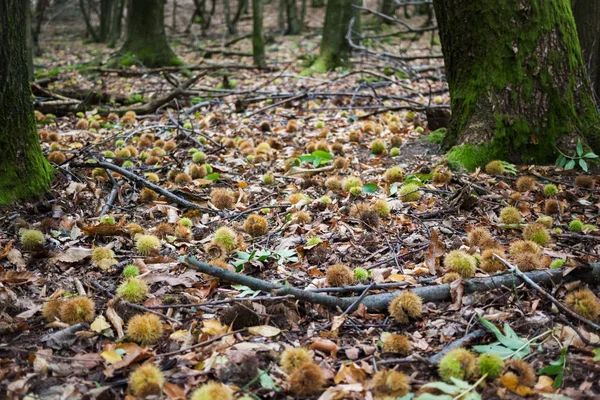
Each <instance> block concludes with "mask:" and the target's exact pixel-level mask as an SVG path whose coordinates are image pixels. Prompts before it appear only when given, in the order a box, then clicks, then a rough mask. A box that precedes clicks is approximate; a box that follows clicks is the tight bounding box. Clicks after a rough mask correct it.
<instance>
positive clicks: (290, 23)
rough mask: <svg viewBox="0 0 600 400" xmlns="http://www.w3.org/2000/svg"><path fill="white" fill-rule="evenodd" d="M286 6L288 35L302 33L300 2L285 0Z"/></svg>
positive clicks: (286, 32)
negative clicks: (299, 17) (299, 16)
mask: <svg viewBox="0 0 600 400" xmlns="http://www.w3.org/2000/svg"><path fill="white" fill-rule="evenodd" d="M285 1H286V4H285V8H286V13H287V30H286V31H285V34H286V35H297V34H299V33H300V20H299V19H298V4H296V0H285Z"/></svg>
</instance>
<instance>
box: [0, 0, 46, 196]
mask: <svg viewBox="0 0 600 400" xmlns="http://www.w3.org/2000/svg"><path fill="white" fill-rule="evenodd" d="M26 7H29V2H28V1H23V0H2V1H0V43H2V46H0V149H2V150H1V151H0V204H10V203H12V202H13V201H16V200H24V199H28V198H31V197H34V196H37V195H39V194H42V193H44V192H45V191H46V190H48V188H49V187H50V182H51V180H52V175H53V174H52V167H51V166H50V164H49V163H48V161H46V158H45V157H44V155H43V154H42V149H41V147H40V138H39V135H38V134H37V131H36V122H35V118H34V116H33V103H32V102H31V87H30V84H29V80H28V78H27V54H26V53H27V49H26V48H27V40H26V38H27V21H26V20H27V9H26Z"/></svg>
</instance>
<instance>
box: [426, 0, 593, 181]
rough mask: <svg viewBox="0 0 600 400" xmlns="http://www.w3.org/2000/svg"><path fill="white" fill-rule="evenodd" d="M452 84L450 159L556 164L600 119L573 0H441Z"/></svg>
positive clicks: (443, 37)
mask: <svg viewBox="0 0 600 400" xmlns="http://www.w3.org/2000/svg"><path fill="white" fill-rule="evenodd" d="M434 6H435V12H436V15H437V20H438V25H439V27H440V38H441V42H442V49H443V52H444V60H445V66H446V76H447V81H448V85H449V87H450V97H451V102H452V120H451V124H450V130H449V132H448V134H447V136H446V139H445V141H444V146H445V148H446V149H448V148H450V147H451V146H455V145H458V146H456V147H454V148H453V149H452V150H451V151H450V153H449V155H448V159H449V160H450V161H451V162H453V163H457V164H461V165H463V166H464V167H466V168H468V169H473V168H475V167H477V166H482V165H485V163H487V162H488V161H490V160H493V159H502V160H509V161H511V162H515V163H552V162H554V161H555V160H556V158H557V156H558V154H557V150H556V149H557V148H559V149H561V150H562V151H563V152H566V153H567V154H569V155H573V154H574V153H575V150H574V149H575V145H576V142H577V139H582V142H584V143H585V139H587V143H588V144H589V146H591V148H592V149H593V150H594V151H595V152H600V140H599V138H600V135H599V131H600V126H598V122H599V121H600V118H599V115H598V111H597V109H596V107H595V104H594V101H593V97H592V93H591V90H590V87H589V83H588V81H587V77H586V75H585V70H584V65H583V60H582V57H581V51H580V48H579V41H578V39H577V31H576V29H575V22H574V19H573V15H572V13H571V9H570V4H569V0H531V1H527V2H522V1H516V0H507V1H502V2H498V1H495V0H480V1H477V2H473V1H470V0H434Z"/></svg>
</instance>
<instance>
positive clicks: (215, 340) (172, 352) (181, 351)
mask: <svg viewBox="0 0 600 400" xmlns="http://www.w3.org/2000/svg"><path fill="white" fill-rule="evenodd" d="M245 330H246V328H242V329H238V330H237V331H231V332H227V333H224V334H222V335H219V336H215V337H213V338H210V339H208V340H206V341H204V342H202V343H196V344H195V345H192V346H190V347H186V348H185V349H179V350H175V351H171V352H169V353H162V354H157V355H156V356H155V357H169V356H174V355H175V354H181V353H185V352H186V351H188V350H192V349H196V348H198V347H204V346H208V345H209V344H211V343H214V342H217V341H219V340H221V339H223V338H224V337H226V336H231V335H235V334H236V333H240V332H244V331H245Z"/></svg>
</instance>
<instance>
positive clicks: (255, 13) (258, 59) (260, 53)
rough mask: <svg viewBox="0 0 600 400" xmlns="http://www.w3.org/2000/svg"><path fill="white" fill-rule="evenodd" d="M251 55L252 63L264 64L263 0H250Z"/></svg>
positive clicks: (261, 65)
mask: <svg viewBox="0 0 600 400" xmlns="http://www.w3.org/2000/svg"><path fill="white" fill-rule="evenodd" d="M252 55H253V58H254V65H256V66H259V67H264V65H265V39H264V37H263V0H252Z"/></svg>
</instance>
